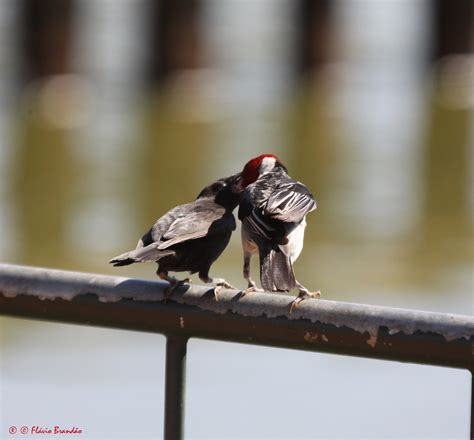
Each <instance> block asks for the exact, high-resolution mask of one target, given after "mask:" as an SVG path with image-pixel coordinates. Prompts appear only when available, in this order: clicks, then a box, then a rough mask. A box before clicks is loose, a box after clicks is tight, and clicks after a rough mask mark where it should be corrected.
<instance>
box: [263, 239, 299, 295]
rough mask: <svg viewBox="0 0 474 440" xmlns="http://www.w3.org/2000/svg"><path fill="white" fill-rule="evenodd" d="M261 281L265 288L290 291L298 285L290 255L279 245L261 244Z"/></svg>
mask: <svg viewBox="0 0 474 440" xmlns="http://www.w3.org/2000/svg"><path fill="white" fill-rule="evenodd" d="M259 253H260V282H261V284H262V287H263V289H264V290H268V291H290V290H293V289H294V288H295V287H296V279H295V273H294V271H293V264H292V263H291V260H290V257H289V256H288V255H286V254H285V253H284V252H283V251H282V250H281V249H280V248H279V247H276V248H271V247H265V246H259Z"/></svg>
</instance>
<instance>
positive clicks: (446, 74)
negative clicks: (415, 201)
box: [423, 0, 474, 246]
mask: <svg viewBox="0 0 474 440" xmlns="http://www.w3.org/2000/svg"><path fill="white" fill-rule="evenodd" d="M432 5H433V6H432V7H433V11H432V51H431V56H430V59H429V68H430V69H433V90H432V96H431V97H430V101H429V113H428V121H427V122H428V123H427V133H426V140H425V170H426V171H425V179H426V189H425V206H424V222H423V224H424V229H425V231H424V232H425V233H424V236H425V238H426V240H427V242H428V243H430V244H431V245H432V246H437V244H436V243H439V242H440V241H441V242H444V243H446V240H451V239H453V238H460V239H462V237H465V236H466V234H467V235H469V234H470V233H471V232H470V231H472V218H470V215H469V205H470V203H469V196H470V192H472V188H471V187H470V184H469V177H468V176H469V172H470V170H469V166H470V163H471V161H470V155H471V154H472V148H473V144H472V138H471V136H472V125H473V121H474V115H473V110H474V79H473V76H472V75H473V72H474V58H473V44H474V38H473V35H474V3H473V2H472V1H471V0H459V1H456V2H446V1H443V0H437V1H435V2H433V3H432ZM471 196H472V194H471Z"/></svg>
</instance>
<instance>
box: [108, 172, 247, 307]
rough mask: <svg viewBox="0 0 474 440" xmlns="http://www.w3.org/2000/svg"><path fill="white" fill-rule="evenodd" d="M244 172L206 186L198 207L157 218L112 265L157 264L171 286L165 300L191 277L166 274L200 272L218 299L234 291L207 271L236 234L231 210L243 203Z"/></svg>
mask: <svg viewBox="0 0 474 440" xmlns="http://www.w3.org/2000/svg"><path fill="white" fill-rule="evenodd" d="M239 178H240V173H238V174H235V175H233V176H230V177H226V178H222V179H219V180H217V181H215V182H214V183H212V184H210V185H208V186H206V187H205V188H204V189H203V190H202V191H201V192H200V193H199V195H198V197H197V199H196V200H194V202H191V203H187V204H185V205H179V206H176V207H175V208H173V209H171V210H169V211H168V212H167V213H166V214H165V215H163V216H162V217H161V218H159V219H158V220H157V221H156V223H155V224H154V225H153V226H152V228H151V229H150V230H149V231H148V232H147V233H146V234H145V235H143V237H142V238H141V239H140V240H139V241H138V244H137V247H136V249H135V250H133V251H130V252H126V253H124V254H122V255H119V256H117V257H114V258H112V259H111V260H110V263H111V264H113V265H114V266H126V265H129V264H133V263H142V262H145V261H154V262H156V263H157V264H158V270H157V272H156V273H157V275H158V276H159V277H160V278H161V279H162V280H166V281H168V282H169V283H170V287H169V288H168V289H167V293H166V296H167V297H169V296H170V295H171V294H172V292H173V291H174V290H175V289H176V287H178V286H179V285H182V284H184V283H188V282H190V279H189V278H186V279H184V280H177V279H176V278H174V277H171V276H169V275H168V272H170V271H173V272H184V271H188V272H191V273H196V272H197V273H198V275H199V278H200V279H201V280H202V281H204V282H205V283H215V284H216V287H215V289H214V293H215V296H216V300H217V299H218V293H219V291H220V290H221V289H222V288H223V287H225V288H232V289H233V288H234V287H233V286H231V285H230V284H229V283H228V282H227V281H225V280H224V279H222V278H211V277H210V276H209V269H210V267H211V265H212V264H213V263H214V261H216V260H217V258H218V257H219V256H220V255H221V254H222V252H223V251H224V249H225V248H226V246H227V244H228V243H229V240H230V236H231V235H232V231H234V230H235V228H236V224H235V218H234V215H233V214H232V211H233V210H234V209H235V208H236V207H237V205H238V204H239V198H240V195H239V189H238V188H237V186H235V183H236V182H237V181H238V179H239Z"/></svg>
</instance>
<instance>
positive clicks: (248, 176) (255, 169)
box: [242, 154, 281, 187]
mask: <svg viewBox="0 0 474 440" xmlns="http://www.w3.org/2000/svg"><path fill="white" fill-rule="evenodd" d="M267 157H268V158H273V159H275V161H276V162H277V163H281V161H280V159H278V157H277V156H275V155H274V154H261V155H260V156H257V157H254V158H253V159H250V160H249V161H248V162H247V163H246V164H245V166H244V169H243V170H242V182H243V185H244V187H245V186H247V185H250V184H251V183H253V182H255V181H256V180H257V179H258V174H259V168H260V165H261V164H262V161H263V159H265V158H267Z"/></svg>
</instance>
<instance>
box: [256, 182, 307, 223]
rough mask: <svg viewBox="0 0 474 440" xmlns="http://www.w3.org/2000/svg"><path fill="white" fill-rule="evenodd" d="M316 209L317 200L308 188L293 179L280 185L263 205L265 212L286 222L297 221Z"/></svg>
mask: <svg viewBox="0 0 474 440" xmlns="http://www.w3.org/2000/svg"><path fill="white" fill-rule="evenodd" d="M315 209H316V200H315V199H314V197H313V195H312V194H311V193H310V192H309V191H308V189H307V188H306V187H305V186H304V185H303V184H302V183H301V182H297V181H296V180H293V179H288V180H287V181H284V182H282V183H281V184H280V185H278V186H277V187H276V188H275V190H274V191H272V193H271V194H270V196H269V197H268V199H267V201H266V203H265V204H264V206H263V214H264V215H267V216H269V217H271V218H272V219H275V220H280V221H282V222H285V223H297V222H300V221H301V220H303V218H304V217H305V215H306V214H308V212H311V211H313V210H315Z"/></svg>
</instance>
